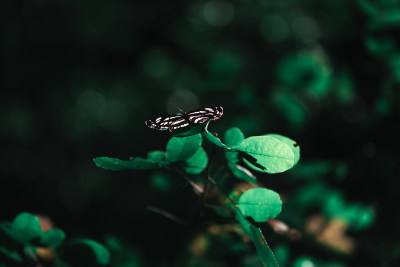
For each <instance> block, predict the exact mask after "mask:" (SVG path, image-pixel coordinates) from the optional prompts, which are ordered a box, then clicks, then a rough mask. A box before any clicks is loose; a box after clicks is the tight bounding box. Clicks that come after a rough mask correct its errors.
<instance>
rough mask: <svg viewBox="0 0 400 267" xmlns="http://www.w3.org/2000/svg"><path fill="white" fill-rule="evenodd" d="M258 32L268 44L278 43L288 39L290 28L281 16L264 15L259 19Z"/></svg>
mask: <svg viewBox="0 0 400 267" xmlns="http://www.w3.org/2000/svg"><path fill="white" fill-rule="evenodd" d="M260 32H261V35H262V36H263V37H264V39H265V40H267V41H268V42H270V43H280V42H282V41H284V40H286V39H287V38H288V37H289V34H290V28H289V24H288V22H287V21H286V19H285V18H283V17H282V16H279V15H266V16H264V17H263V18H262V19H261V23H260Z"/></svg>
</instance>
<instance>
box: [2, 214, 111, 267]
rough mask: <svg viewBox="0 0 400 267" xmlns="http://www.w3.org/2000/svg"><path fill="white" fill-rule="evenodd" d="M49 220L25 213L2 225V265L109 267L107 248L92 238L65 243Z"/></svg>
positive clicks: (60, 231) (17, 266) (58, 230)
mask: <svg viewBox="0 0 400 267" xmlns="http://www.w3.org/2000/svg"><path fill="white" fill-rule="evenodd" d="M48 222H49V219H47V218H44V217H40V216H34V215H32V214H30V213H27V212H23V213H20V214H19V215H17V216H16V217H15V219H14V220H13V221H12V222H1V223H0V266H2V267H3V266H8V267H10V266H15V267H22V266H62V267H68V266H82V267H83V266H106V265H108V263H109V261H110V255H109V252H108V250H107V249H106V248H104V247H103V246H102V245H100V244H99V243H97V242H95V241H93V240H90V239H73V240H65V234H64V232H63V231H62V230H60V229H57V228H54V229H53V228H52V227H51V226H49V224H48Z"/></svg>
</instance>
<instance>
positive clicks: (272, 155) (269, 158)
mask: <svg viewBox="0 0 400 267" xmlns="http://www.w3.org/2000/svg"><path fill="white" fill-rule="evenodd" d="M233 149H235V150H238V151H241V152H244V153H246V154H248V155H250V156H251V157H253V158H254V159H256V164H257V165H256V164H255V163H254V162H249V160H248V159H246V158H244V161H245V162H246V164H247V165H248V166H249V167H251V168H252V169H254V170H257V171H261V172H267V173H280V172H284V171H286V170H288V169H290V168H291V167H293V165H294V153H293V151H292V149H291V148H290V147H289V146H288V145H287V144H285V143H283V142H281V141H279V140H278V139H276V138H274V137H270V136H253V137H249V138H246V139H245V140H243V141H242V142H241V143H240V145H239V146H236V147H234V148H233ZM258 165H261V166H262V167H263V168H264V169H261V168H260V167H259V166H258Z"/></svg>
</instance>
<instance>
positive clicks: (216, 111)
mask: <svg viewBox="0 0 400 267" xmlns="http://www.w3.org/2000/svg"><path fill="white" fill-rule="evenodd" d="M223 113H224V110H223V109H222V107H214V108H203V109H198V110H194V111H191V112H188V113H187V114H186V116H187V117H188V119H189V121H190V122H191V123H193V124H202V123H205V122H206V121H208V120H218V119H219V118H221V116H222V114H223Z"/></svg>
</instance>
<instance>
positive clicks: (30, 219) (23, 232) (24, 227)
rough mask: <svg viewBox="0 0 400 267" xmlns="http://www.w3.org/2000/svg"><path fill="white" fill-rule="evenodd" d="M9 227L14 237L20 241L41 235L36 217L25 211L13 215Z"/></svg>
mask: <svg viewBox="0 0 400 267" xmlns="http://www.w3.org/2000/svg"><path fill="white" fill-rule="evenodd" d="M11 227H12V231H13V234H14V237H15V238H16V239H17V240H18V241H19V242H21V243H26V242H29V241H31V240H32V239H36V238H40V237H41V235H42V228H41V227H40V222H39V219H38V217H36V216H34V215H32V214H29V213H27V212H23V213H20V214H19V215H18V216H17V217H15V219H14V221H13V222H12V225H11Z"/></svg>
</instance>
